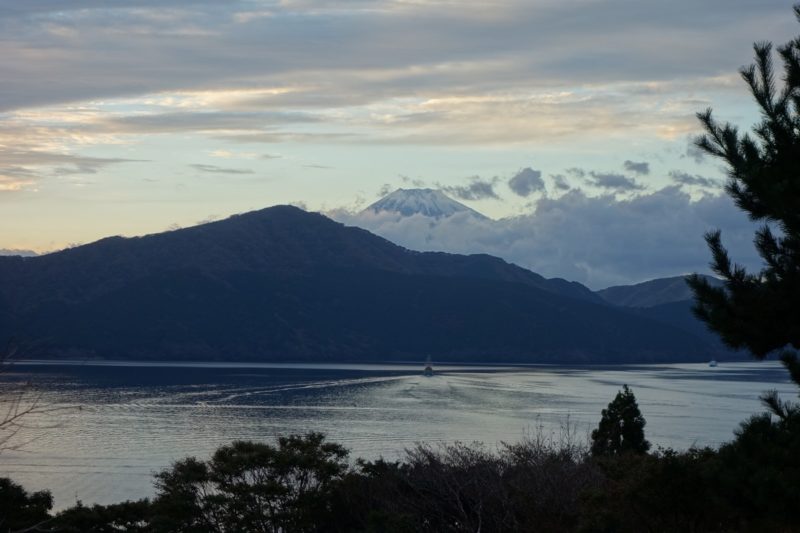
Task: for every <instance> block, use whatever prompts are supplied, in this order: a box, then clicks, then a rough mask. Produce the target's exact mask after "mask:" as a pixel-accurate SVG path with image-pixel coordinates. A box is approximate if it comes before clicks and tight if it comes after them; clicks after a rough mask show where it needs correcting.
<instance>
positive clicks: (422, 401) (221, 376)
mask: <svg viewBox="0 0 800 533" xmlns="http://www.w3.org/2000/svg"><path fill="white" fill-rule="evenodd" d="M25 382H29V383H30V385H29V386H28V387H27V389H26V391H27V392H26V397H28V398H33V397H39V398H40V399H41V402H42V403H43V405H46V406H48V407H51V408H57V409H58V410H57V411H54V412H51V413H49V414H44V415H41V416H37V417H31V418H30V419H28V425H30V426H32V427H29V428H27V429H26V430H25V431H24V432H23V433H21V434H20V436H19V437H20V438H21V439H24V441H25V445H24V446H23V447H22V449H20V450H16V451H5V452H3V453H2V454H0V476H7V477H11V478H12V479H14V480H15V481H17V482H19V483H22V484H23V485H24V486H25V487H26V488H28V489H29V490H39V489H45V488H47V489H50V490H52V492H53V494H54V496H55V498H56V507H57V508H64V507H67V506H70V505H72V504H74V503H75V502H76V500H81V501H83V502H84V503H87V504H90V503H113V502H118V501H122V500H125V499H136V498H141V497H144V496H149V495H151V494H152V493H153V487H152V473H153V472H155V471H157V470H159V469H162V468H164V467H166V466H168V465H169V464H170V463H171V462H172V461H174V460H177V459H181V458H183V457H185V456H189V455H195V456H198V457H201V458H205V457H207V456H208V455H209V454H210V453H211V452H212V451H213V450H215V449H216V448H217V447H218V446H220V445H222V444H226V443H229V442H230V441H232V440H235V439H252V440H267V441H269V440H271V439H272V438H274V437H275V436H276V435H284V434H288V433H300V432H308V431H321V432H324V433H325V434H327V435H328V437H329V438H330V439H331V440H333V441H336V442H339V443H342V444H344V445H345V446H347V447H348V448H349V449H350V450H351V452H352V453H351V458H355V457H365V458H376V457H378V456H384V457H386V458H388V459H398V458H400V457H401V456H402V451H403V449H404V448H405V447H408V446H411V445H413V444H414V443H415V442H419V441H425V442H452V441H457V440H458V441H467V442H470V441H482V442H484V443H487V444H489V445H495V444H496V443H499V442H501V441H507V442H514V441H519V440H521V439H522V438H523V437H524V436H525V435H526V434H532V433H536V432H544V433H545V434H546V435H557V434H558V432H559V431H560V428H561V427H563V426H564V425H565V424H567V423H569V424H571V425H572V426H574V428H576V429H577V433H578V435H579V437H580V438H582V439H585V438H587V435H588V432H589V431H591V429H592V428H594V427H595V426H596V425H597V422H598V421H599V418H600V411H601V410H602V409H603V408H604V407H605V406H606V405H607V404H608V402H609V401H611V400H612V399H613V397H614V395H615V394H616V392H617V390H619V389H620V388H621V386H622V385H623V384H628V385H630V386H631V387H632V389H633V391H634V393H635V394H636V397H637V399H638V401H639V406H640V408H641V410H642V413H643V415H644V417H645V418H646V419H647V427H646V428H645V430H646V435H647V438H648V439H649V440H650V441H651V442H652V443H653V444H654V445H656V446H665V447H674V448H688V447H690V446H692V445H697V446H704V445H718V444H720V443H722V442H724V441H727V440H730V439H731V438H732V436H733V430H734V429H735V428H736V427H737V426H738V424H739V423H740V422H741V421H742V420H744V419H745V418H747V417H748V416H749V415H751V414H753V413H755V412H758V411H761V410H762V408H761V405H760V403H759V400H758V396H759V395H760V394H761V393H762V392H763V391H765V390H767V389H777V390H778V391H779V392H781V393H782V394H783V396H784V397H785V398H788V399H792V398H794V397H795V396H796V387H795V386H794V385H793V384H792V383H791V382H790V381H789V379H788V376H787V373H786V371H785V370H784V369H783V368H782V367H781V366H780V365H779V364H777V363H774V362H736V363H725V362H723V363H721V364H720V365H719V366H718V367H716V368H710V367H709V366H708V365H700V364H676V365H637V366H613V367H610V366H602V367H599V366H598V367H561V366H532V367H500V366H497V367H476V366H452V365H451V366H437V367H436V373H435V375H434V376H433V377H425V376H423V375H422V365H401V364H397V365H388V364H381V365H288V364H280V365H279V364H275V365H269V364H264V365H257V364H249V365H247V364H167V363H160V364H159V363H151V364H134V363H107V364H100V363H93V364H87V363H80V364H79V363H75V364H64V363H59V364H53V363H35V362H30V363H25V364H17V365H15V366H13V367H12V368H11V371H10V372H7V373H4V374H0V387H2V389H0V390H3V391H5V393H8V391H9V390H12V389H18V388H19V387H21V384H22V383H25Z"/></svg>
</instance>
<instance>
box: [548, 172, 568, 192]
mask: <svg viewBox="0 0 800 533" xmlns="http://www.w3.org/2000/svg"><path fill="white" fill-rule="evenodd" d="M550 179H551V180H552V182H553V187H554V188H555V189H556V190H559V191H568V190H570V189H571V188H572V187H571V186H570V184H569V183H568V182H567V178H566V177H564V175H563V174H553V175H551V176H550Z"/></svg>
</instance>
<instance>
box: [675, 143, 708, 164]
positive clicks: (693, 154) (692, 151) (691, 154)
mask: <svg viewBox="0 0 800 533" xmlns="http://www.w3.org/2000/svg"><path fill="white" fill-rule="evenodd" d="M684 158H688V159H691V160H693V161H694V162H695V163H697V164H698V165H699V164H700V163H702V162H703V161H705V159H706V153H705V152H704V151H702V150H701V149H700V148H698V147H697V145H696V144H695V143H694V137H689V139H688V140H687V142H686V151H685V152H684V153H683V154H681V159H684Z"/></svg>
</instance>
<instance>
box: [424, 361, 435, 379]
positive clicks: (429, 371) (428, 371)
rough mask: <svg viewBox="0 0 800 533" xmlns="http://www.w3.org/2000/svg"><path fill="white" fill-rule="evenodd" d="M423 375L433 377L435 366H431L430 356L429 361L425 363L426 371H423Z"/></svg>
mask: <svg viewBox="0 0 800 533" xmlns="http://www.w3.org/2000/svg"><path fill="white" fill-rule="evenodd" d="M422 374H423V375H424V376H427V377H431V376H432V375H433V365H432V364H431V358H430V356H428V359H427V360H426V361H425V370H423V371H422Z"/></svg>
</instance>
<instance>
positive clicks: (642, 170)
mask: <svg viewBox="0 0 800 533" xmlns="http://www.w3.org/2000/svg"><path fill="white" fill-rule="evenodd" d="M623 166H624V167H625V170H627V171H628V172H635V173H636V174H639V175H640V176H645V175H647V174H650V163H648V162H647V161H642V162H636V161H630V160H627V161H625V163H624V164H623Z"/></svg>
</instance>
